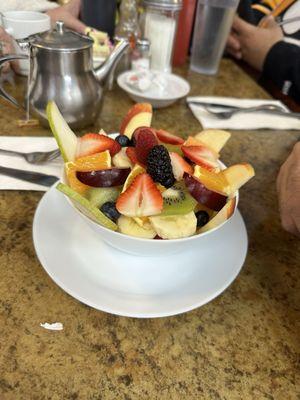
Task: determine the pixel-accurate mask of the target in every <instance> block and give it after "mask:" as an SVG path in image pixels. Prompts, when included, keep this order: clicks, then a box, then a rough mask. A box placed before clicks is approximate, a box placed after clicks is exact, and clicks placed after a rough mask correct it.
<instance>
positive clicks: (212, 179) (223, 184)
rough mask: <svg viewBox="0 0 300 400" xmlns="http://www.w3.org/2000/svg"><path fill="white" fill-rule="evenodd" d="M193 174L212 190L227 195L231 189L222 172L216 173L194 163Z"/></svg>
mask: <svg viewBox="0 0 300 400" xmlns="http://www.w3.org/2000/svg"><path fill="white" fill-rule="evenodd" d="M193 176H194V177H195V178H197V179H198V180H199V181H200V182H201V183H203V185H204V186H205V187H206V188H207V189H209V190H212V191H213V192H217V193H220V194H222V195H224V196H228V194H229V193H230V191H231V190H230V189H231V188H230V184H229V182H228V180H227V179H226V177H225V175H224V174H223V173H222V172H218V173H216V172H213V171H209V170H207V169H206V168H202V167H200V166H199V165H196V166H195V169H194V175H193Z"/></svg>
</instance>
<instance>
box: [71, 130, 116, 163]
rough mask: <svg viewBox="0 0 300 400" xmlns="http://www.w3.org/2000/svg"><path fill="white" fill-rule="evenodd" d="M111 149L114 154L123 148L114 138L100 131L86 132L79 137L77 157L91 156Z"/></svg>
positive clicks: (112, 154) (111, 153)
mask: <svg viewBox="0 0 300 400" xmlns="http://www.w3.org/2000/svg"><path fill="white" fill-rule="evenodd" d="M105 150H109V152H110V155H111V156H114V155H115V154H117V153H118V152H119V151H120V150H121V146H120V145H119V143H118V142H116V141H115V140H114V139H111V138H110V137H108V136H105V135H101V134H99V133H86V134H85V135H84V136H82V137H81V138H80V139H78V145H77V152H76V158H80V157H86V156H90V155H92V154H95V153H101V152H102V151H105Z"/></svg>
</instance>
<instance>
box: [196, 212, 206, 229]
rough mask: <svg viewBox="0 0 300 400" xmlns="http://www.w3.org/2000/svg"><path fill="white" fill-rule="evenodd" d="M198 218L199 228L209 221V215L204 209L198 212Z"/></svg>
mask: <svg viewBox="0 0 300 400" xmlns="http://www.w3.org/2000/svg"><path fill="white" fill-rule="evenodd" d="M196 218H197V228H201V226H204V225H206V224H207V223H208V221H209V215H208V213H207V212H206V211H204V210H201V211H198V212H196Z"/></svg>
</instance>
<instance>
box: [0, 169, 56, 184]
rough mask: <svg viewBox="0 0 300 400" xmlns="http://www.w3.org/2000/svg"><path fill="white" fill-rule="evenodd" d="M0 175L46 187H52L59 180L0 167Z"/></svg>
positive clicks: (38, 173)
mask: <svg viewBox="0 0 300 400" xmlns="http://www.w3.org/2000/svg"><path fill="white" fill-rule="evenodd" d="M0 174H2V175H6V176H10V177H11V178H16V179H21V180H22V181H27V182H30V183H35V184H36V185H42V186H47V187H50V186H52V185H54V183H55V182H57V181H58V180H59V178H58V177H57V176H54V175H46V174H41V173H40V172H35V171H22V170H21V169H15V168H7V167H2V166H0Z"/></svg>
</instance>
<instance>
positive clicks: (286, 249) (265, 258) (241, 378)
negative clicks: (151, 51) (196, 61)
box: [0, 60, 300, 400]
mask: <svg viewBox="0 0 300 400" xmlns="http://www.w3.org/2000/svg"><path fill="white" fill-rule="evenodd" d="M177 73H179V74H181V75H182V76H184V77H186V78H187V79H188V80H189V81H190V83H191V87H192V90H191V95H225V96H226V95H227V96H228V95H229V96H238V97H251V98H267V97H268V95H267V94H266V93H265V92H264V91H263V90H262V89H261V88H260V87H259V86H258V85H257V84H256V83H255V82H253V81H252V80H251V79H250V78H249V77H248V76H246V75H245V73H244V72H243V71H242V70H240V69H239V68H238V67H237V66H236V65H235V64H233V63H232V62H231V61H230V60H224V61H223V62H222V65H221V70H220V73H219V75H218V76H217V77H204V76H200V75H197V74H195V73H191V72H189V71H187V70H186V69H179V70H177ZM23 84H24V80H22V79H20V78H18V79H17V80H16V86H15V88H13V92H14V93H15V94H17V95H18V96H19V97H20V94H21V89H22V87H23V86H22V85H23ZM131 104H132V103H131V101H130V100H129V99H128V97H127V96H126V94H125V93H123V92H121V91H120V90H119V89H118V88H117V87H115V88H114V90H113V91H111V92H109V93H108V94H107V95H106V97H105V102H104V107H103V111H102V114H101V118H100V120H99V123H98V125H99V126H100V125H101V127H103V128H104V129H105V130H106V131H108V132H109V131H112V132H113V131H116V130H117V129H118V127H119V125H120V121H121V118H122V116H123V115H124V113H125V112H126V110H127V109H128V108H129V107H130V105H131ZM21 117H22V112H21V111H19V110H17V109H16V108H13V107H12V106H10V105H9V104H7V103H6V102H4V101H2V100H1V101H0V127H1V131H0V132H1V135H33V136H41V135H42V136H43V135H45V136H49V135H51V134H50V131H49V130H47V129H44V128H41V127H35V128H18V127H17V124H16V120H17V119H19V118H21ZM153 124H154V126H158V127H161V128H163V129H170V130H171V131H172V130H173V131H177V132H178V133H179V134H181V135H187V134H190V133H196V132H197V131H199V130H200V125H199V123H198V122H197V120H196V119H194V117H193V116H192V113H191V112H190V111H189V109H188V108H187V107H186V106H185V103H184V101H181V102H179V103H177V104H176V105H174V106H171V107H169V108H167V109H162V110H157V111H156V112H155V114H154V121H153ZM299 136H300V135H299V132H296V131H294V132H287V131H279V132H275V131H252V132H247V131H236V132H233V134H232V138H231V140H230V142H229V143H228V144H227V146H226V147H225V149H224V151H223V154H222V159H223V160H224V162H225V163H231V164H232V163H235V162H239V161H248V162H250V163H252V164H253V166H254V167H255V169H256V173H257V175H256V178H255V179H253V180H252V181H251V182H250V183H249V184H247V186H246V187H245V188H244V189H243V190H242V191H241V197H240V204H239V208H240V210H241V213H242V215H243V217H244V219H245V223H246V226H247V230H248V235H249V252H248V255H247V258H246V261H245V265H244V267H243V269H242V271H241V273H240V275H239V276H238V278H237V279H236V280H235V282H234V283H233V284H232V285H231V286H230V287H229V288H228V289H227V290H226V291H225V292H224V293H223V294H222V295H221V296H219V297H218V298H216V299H215V300H214V301H212V302H210V303H209V304H207V305H205V306H203V307H201V308H199V309H196V310H194V311H191V312H189V313H186V314H183V315H179V316H175V317H170V318H161V319H148V320H139V319H131V318H123V317H117V316H113V315H109V314H106V313H103V312H100V311H97V310H94V309H92V308H89V307H87V306H85V305H83V304H81V303H79V302H78V301H77V300H75V299H73V298H72V297H71V296H69V295H68V294H66V293H65V292H64V291H63V290H61V289H60V288H59V287H58V286H57V285H56V284H55V283H54V282H53V281H52V280H51V279H50V278H49V276H48V275H47V274H46V272H45V271H44V270H43V268H42V267H41V265H40V263H39V261H38V260H37V257H36V255H35V251H34V247H33V243H32V233H31V230H32V220H33V215H34V212H35V209H36V206H37V204H38V202H39V200H40V199H41V197H42V193H39V192H14V191H11V192H8V191H7V192H6V191H2V192H1V193H0V205H1V217H0V244H1V246H0V275H1V279H0V327H1V329H0V399H1V400H17V399H22V400H29V399H30V400H44V399H45V400H46V399H51V400H62V399H64V400H76V399H84V400H100V399H101V400H102V399H113V400H116V399H124V400H134V399H139V400H141V399H151V400H152V399H160V400H161V399H205V400H220V399H224V400H225V399H226V400H241V399H242V400H248V399H249V400H250V399H256V400H260V399H268V400H271V399H276V400H282V399H285V400H288V399H291V400H292V399H300V373H299V357H300V355H299V350H300V330H299V304H300V274H299V266H300V251H299V249H300V246H299V245H300V242H299V240H297V239H295V238H293V237H292V236H291V235H289V234H287V233H285V232H284V231H283V230H282V229H281V227H280V222H279V218H278V211H277V199H276V191H275V178H276V174H277V172H278V169H279V167H280V165H281V163H282V162H283V161H284V160H285V158H286V156H287V154H288V153H289V151H290V150H291V148H292V146H293V144H294V143H295V142H296V141H297V140H298V139H299ZM45 321H47V322H55V321H60V322H63V324H64V330H63V331H60V332H51V331H47V330H44V329H42V328H41V327H40V322H45Z"/></svg>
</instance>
